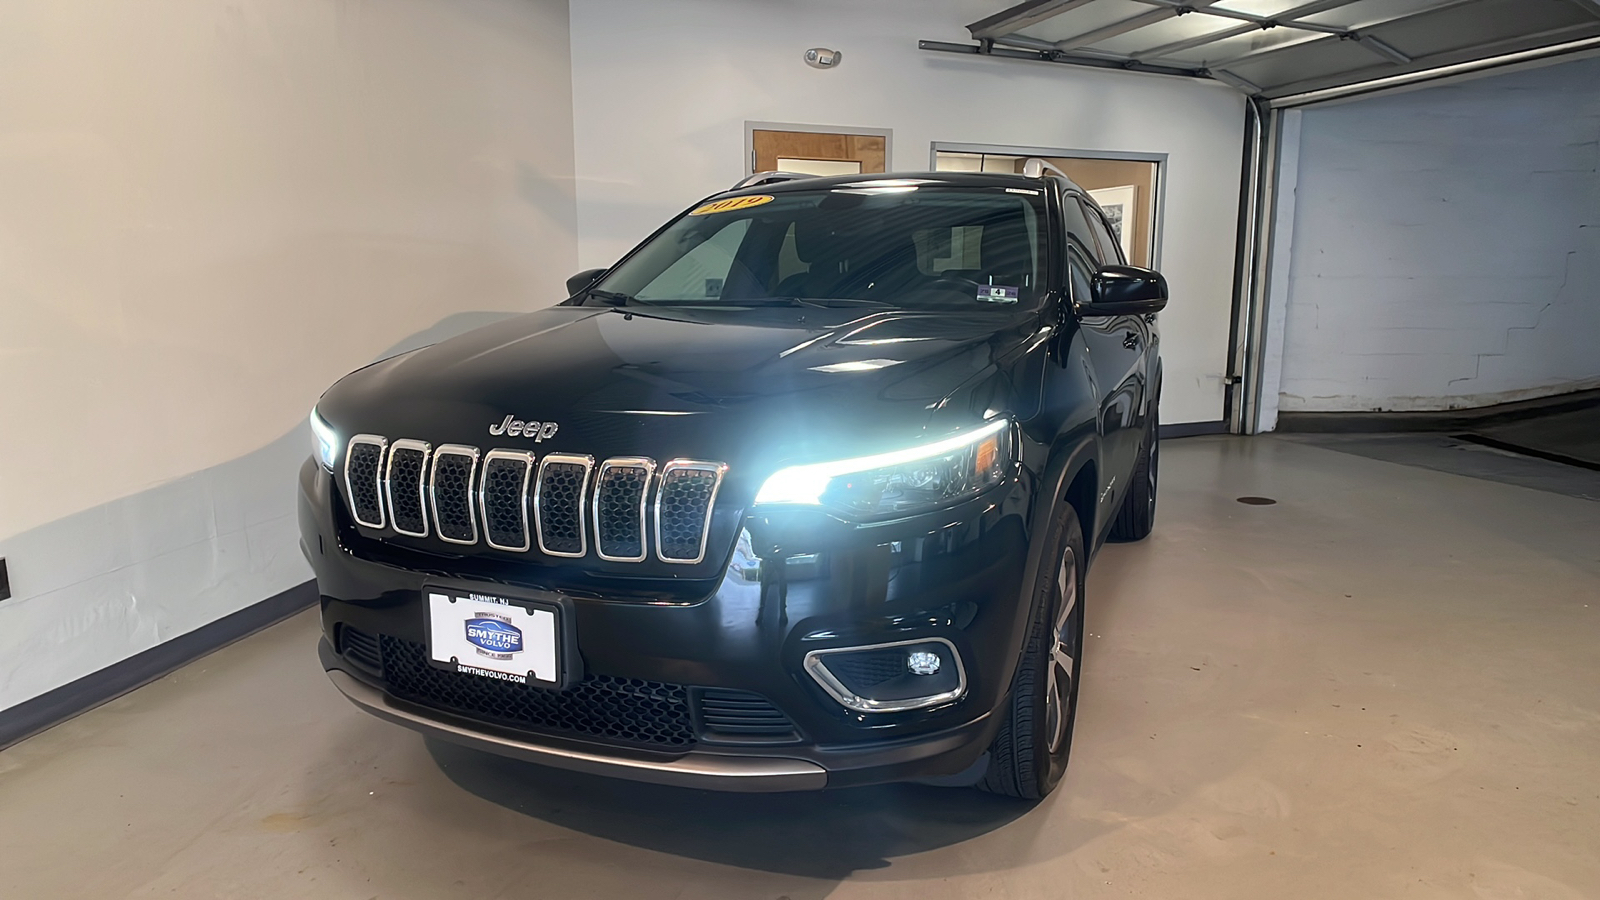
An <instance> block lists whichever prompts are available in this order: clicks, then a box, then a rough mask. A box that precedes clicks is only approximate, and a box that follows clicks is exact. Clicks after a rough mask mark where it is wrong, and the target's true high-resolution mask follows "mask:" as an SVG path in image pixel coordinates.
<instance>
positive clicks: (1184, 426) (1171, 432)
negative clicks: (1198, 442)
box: [1161, 422, 1228, 441]
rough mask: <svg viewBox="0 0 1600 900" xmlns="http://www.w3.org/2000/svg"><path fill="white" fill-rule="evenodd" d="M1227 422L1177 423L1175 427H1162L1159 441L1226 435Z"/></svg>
mask: <svg viewBox="0 0 1600 900" xmlns="http://www.w3.org/2000/svg"><path fill="white" fill-rule="evenodd" d="M1227 433H1228V423H1227V422H1179V423H1177V424H1176V425H1162V426H1161V439H1162V440H1164V441H1165V440H1169V439H1171V438H1184V437H1195V436H1197V435H1202V434H1227Z"/></svg>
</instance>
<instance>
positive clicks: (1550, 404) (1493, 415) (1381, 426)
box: [1162, 390, 1600, 435]
mask: <svg viewBox="0 0 1600 900" xmlns="http://www.w3.org/2000/svg"><path fill="white" fill-rule="evenodd" d="M1595 405H1600V390H1588V391H1573V392H1572V393H1568V394H1556V395H1554V396H1551V397H1538V398H1535V399H1533V400H1517V401H1515V402H1512V403H1497V404H1495V405H1494V406H1480V407H1476V408H1472V409H1441V410H1428V411H1424V412H1382V411H1377V410H1374V411H1370V412H1280V413H1278V427H1277V429H1276V430H1278V431H1286V432H1296V433H1301V434H1370V433H1375V432H1384V431H1462V430H1471V429H1473V428H1482V427H1484V426H1486V425H1499V424H1502V423H1505V422H1516V421H1519V420H1522V419H1528V418H1533V417H1536V416H1542V415H1548V414H1550V413H1558V412H1570V411H1572V410H1578V409H1588V408H1589V407H1591V406H1595ZM1165 433H1166V429H1164V428H1163V429H1162V434H1163V435H1165Z"/></svg>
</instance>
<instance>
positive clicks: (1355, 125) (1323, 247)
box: [1272, 59, 1600, 412]
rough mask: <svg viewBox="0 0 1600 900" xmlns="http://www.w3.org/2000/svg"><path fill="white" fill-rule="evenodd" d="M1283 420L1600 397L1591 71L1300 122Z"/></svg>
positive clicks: (1383, 101)
mask: <svg viewBox="0 0 1600 900" xmlns="http://www.w3.org/2000/svg"><path fill="white" fill-rule="evenodd" d="M1298 137H1299V144H1298V159H1295V160H1286V163H1285V164H1286V165H1287V166H1296V165H1297V168H1298V173H1297V186H1296V190H1295V192H1294V203H1293V206H1292V207H1290V209H1289V210H1288V211H1287V213H1280V215H1283V214H1287V215H1290V216H1292V217H1293V223H1292V225H1293V228H1292V233H1293V238H1292V240H1293V247H1292V250H1291V251H1290V253H1289V265H1288V271H1287V279H1286V289H1284V290H1279V291H1276V292H1275V295H1274V298H1273V301H1272V302H1273V304H1274V305H1277V306H1279V307H1280V308H1281V307H1284V306H1285V305H1286V309H1284V313H1285V314H1284V326H1283V352H1282V378H1281V381H1280V383H1279V392H1280V393H1279V396H1278V400H1279V404H1280V407H1281V409H1283V410H1284V411H1311V412H1336V411H1356V410H1401V411H1406V410H1431V409H1457V408H1465V407H1475V406H1486V405H1490V404H1494V403H1503V402H1508V401H1513V400H1524V399H1529V398H1533V397H1540V396H1546V395H1551V394H1559V393H1564V392H1567V391H1572V390H1581V389H1586V388H1593V387H1600V351H1597V350H1596V338H1597V336H1600V60H1594V59H1590V60H1583V61H1578V62H1569V63H1563V64H1560V65H1554V66H1549V67H1546V68H1542V69H1533V70H1529V71H1524V72H1517V73H1512V74H1507V75H1497V76H1493V77H1487V78H1481V79H1478V80H1475V81H1468V82H1463V83H1460V84H1455V85H1448V86H1441V87H1432V88H1426V89H1423V90H1417V91H1412V92H1410V93H1405V94H1398V95H1393V96H1387V97H1376V98H1372V99H1367V100H1358V101H1354V102H1351V103H1346V104H1342V105H1338V106H1330V107H1321V108H1311V109H1306V110H1304V112H1303V118H1302V120H1301V123H1300V128H1299V135H1298Z"/></svg>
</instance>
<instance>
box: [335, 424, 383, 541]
mask: <svg viewBox="0 0 1600 900" xmlns="http://www.w3.org/2000/svg"><path fill="white" fill-rule="evenodd" d="M388 443H389V442H388V441H387V440H385V439H384V438H381V437H378V436H377V435H373V434H358V435H356V436H355V437H353V438H351V439H350V446H349V447H347V448H345V457H344V488H345V491H346V493H348V494H349V495H350V514H351V515H352V516H355V519H356V521H357V522H360V523H361V524H363V525H365V526H367V527H368V528H382V527H383V525H384V519H383V496H382V494H381V493H380V492H379V487H378V476H379V474H380V473H381V472H382V470H383V451H384V448H385V447H386V446H387V445H388Z"/></svg>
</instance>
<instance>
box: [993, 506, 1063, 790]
mask: <svg viewBox="0 0 1600 900" xmlns="http://www.w3.org/2000/svg"><path fill="white" fill-rule="evenodd" d="M1047 540H1048V541H1049V543H1048V544H1047V545H1046V546H1045V553H1044V555H1043V556H1042V557H1041V558H1042V559H1043V560H1046V561H1049V560H1054V563H1053V564H1052V563H1049V562H1045V563H1042V564H1041V565H1040V567H1039V575H1038V576H1037V578H1036V580H1035V582H1034V585H1033V590H1032V592H1031V594H1030V597H1031V600H1032V604H1031V605H1032V608H1033V616H1032V619H1031V620H1030V622H1029V625H1028V642H1027V644H1026V646H1025V648H1024V649H1023V655H1022V659H1021V660H1020V661H1019V662H1018V663H1017V671H1016V674H1015V675H1014V676H1013V677H1012V680H1011V694H1010V697H1009V698H1008V699H1007V701H1006V704H1005V705H1004V706H1002V707H1001V708H1002V709H1003V710H1004V711H1005V716H1006V718H1005V721H1004V722H1003V723H1002V724H1001V726H1000V732H999V734H997V735H995V738H994V743H993V744H990V745H989V768H988V770H987V771H986V772H984V775H983V780H981V781H979V782H978V784H977V787H978V789H979V790H983V791H988V792H989V793H992V794H1001V795H1004V796H1007V797H1018V798H1021V799H1023V800H1040V799H1043V798H1044V797H1045V795H1047V794H1049V793H1050V792H1051V791H1052V790H1054V789H1055V786H1056V785H1057V784H1058V783H1060V781H1061V776H1062V774H1063V773H1064V772H1066V769H1067V756H1068V753H1069V751H1070V750H1071V749H1072V726H1073V722H1074V720H1075V719H1076V718H1077V711H1078V681H1079V675H1080V673H1081V672H1082V669H1083V582H1084V563H1085V562H1086V561H1087V559H1088V557H1087V556H1085V555H1084V542H1083V527H1082V526H1081V525H1080V524H1079V523H1078V514H1077V512H1076V511H1075V510H1074V509H1073V508H1072V507H1071V506H1070V505H1069V504H1067V503H1062V504H1061V509H1060V510H1059V511H1058V512H1057V513H1056V517H1055V520H1054V521H1053V522H1052V527H1051V529H1050V531H1049V537H1048V539H1047Z"/></svg>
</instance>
